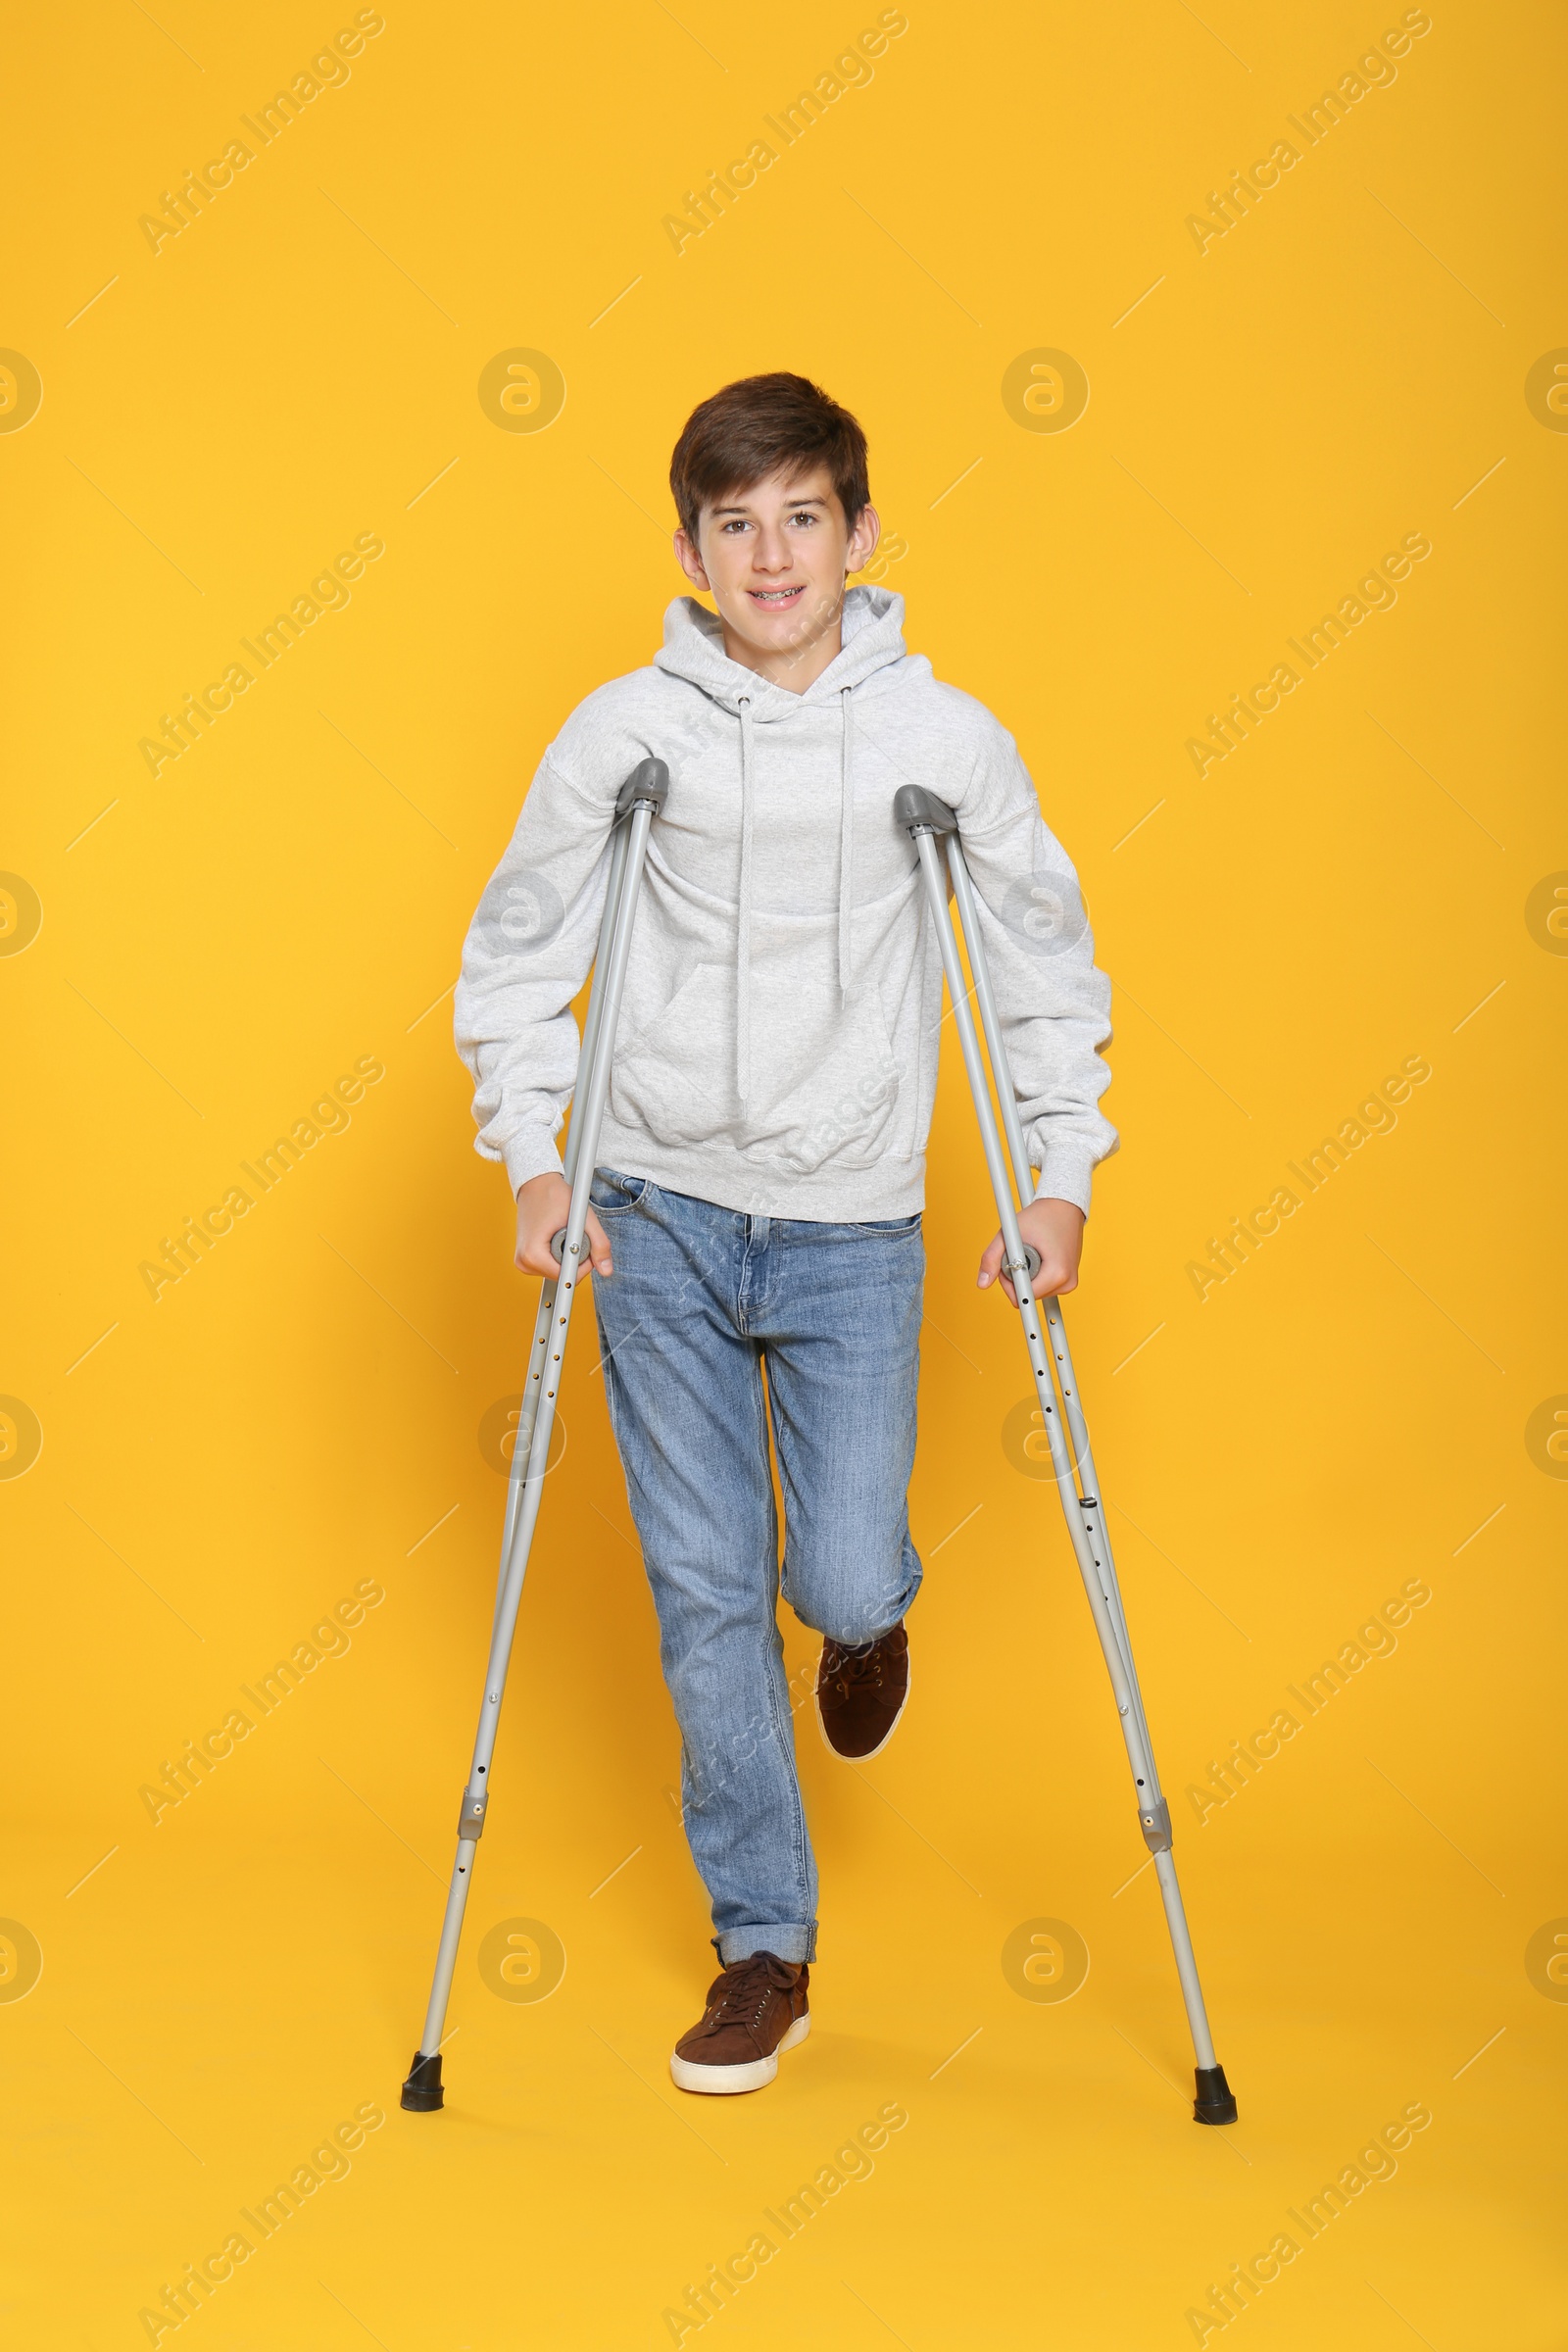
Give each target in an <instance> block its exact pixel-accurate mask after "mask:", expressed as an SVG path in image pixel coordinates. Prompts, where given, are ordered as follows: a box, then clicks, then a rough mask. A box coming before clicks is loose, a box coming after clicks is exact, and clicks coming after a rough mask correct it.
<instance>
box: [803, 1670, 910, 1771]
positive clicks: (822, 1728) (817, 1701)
mask: <svg viewBox="0 0 1568 2352" xmlns="http://www.w3.org/2000/svg"><path fill="white" fill-rule="evenodd" d="M905 1665H906V1672H905V1678H904V1697H903V1699H902V1700H901V1702H900V1705H899V1711H898V1713H897V1714H896V1715H895V1716H894V1718H893V1721H892V1722H891V1723H890V1724H889V1725H888V1728H887V1730H886V1731H885V1732H884V1733H883V1735H882V1737H881V1739H880V1740H878V1741H877V1743H876V1745H875V1747H868V1748H867V1749H866V1751H865V1753H864V1755H863V1756H845V1755H840V1754H839V1750H838V1749H837V1748H836V1747H835V1746H834V1744H833V1742H832V1740H830V1739H829V1738H828V1736H827V1725H826V1724H825V1723H824V1722H823V1721H822V1697H821V1693H820V1691H816V1690H813V1691H812V1692H811V1704H812V1706H813V1707H814V1708H815V1709H816V1728H817V1730H818V1731H819V1732H820V1733H821V1735H822V1745H823V1746H824V1747H825V1748H826V1749H827V1752H828V1754H829V1755H830V1756H838V1759H839V1762H840V1763H841V1764H869V1763H870V1761H871V1758H872V1757H873V1756H879V1755H880V1754H881V1753H882V1750H883V1749H884V1748H885V1747H886V1745H887V1743H888V1741H889V1740H891V1739H892V1737H893V1735H894V1733H895V1732H896V1731H897V1730H898V1728H899V1726H900V1724H901V1723H902V1722H903V1721H904V1710H905V1708H906V1707H907V1705H908V1703H909V1692H910V1691H912V1690H913V1689H914V1669H913V1667H912V1666H910V1665H909V1664H908V1661H907V1659H906V1661H905ZM816 1670H817V1673H818V1674H819V1675H820V1673H821V1671H822V1660H821V1656H820V1653H819V1654H818V1657H817V1661H816Z"/></svg>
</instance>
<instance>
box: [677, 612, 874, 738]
mask: <svg viewBox="0 0 1568 2352" xmlns="http://www.w3.org/2000/svg"><path fill="white" fill-rule="evenodd" d="M842 628H843V636H844V643H843V648H842V650H841V651H840V652H839V653H838V654H836V655H835V656H834V658H833V660H832V661H831V662H829V663H828V666H827V668H826V669H825V670H823V672H822V674H821V676H820V677H819V678H813V680H812V681H811V683H810V685H809V686H808V687H807V689H806V692H805V693H804V694H795V693H793V692H792V691H791V689H790V688H789V687H787V686H775V685H774V683H773V682H772V680H771V679H770V678H764V677H763V676H761V674H760V672H759V671H757V670H755V669H748V668H747V667H746V666H745V664H744V663H743V662H732V661H731V660H730V658H729V656H728V654H726V653H725V651H724V633H723V630H722V628H721V627H720V625H719V621H718V616H717V614H716V613H710V612H709V610H708V608H707V606H706V605H700V604H699V603H698V602H697V599H696V598H695V597H694V596H677V597H676V599H675V601H674V603H673V604H672V605H671V606H670V607H669V609H668V611H667V612H666V613H665V614H664V642H663V644H662V646H661V647H660V649H659V651H658V653H657V654H656V655H655V656H654V666H655V668H656V669H663V670H667V671H668V672H669V674H670V676H671V677H674V678H684V679H685V680H686V682H687V684H688V685H691V686H697V687H700V688H701V690H702V692H703V693H704V694H706V695H707V696H708V697H709V698H710V700H711V701H712V702H715V703H717V704H718V705H719V706H720V708H721V709H722V710H725V711H730V712H731V713H732V714H733V715H734V716H736V717H739V715H740V705H741V703H742V702H748V703H750V705H751V708H752V716H753V718H754V719H756V720H757V721H759V722H760V723H765V722H766V721H768V720H770V719H776V718H788V717H789V716H790V715H791V713H792V712H793V711H800V710H803V709H805V708H807V707H808V706H809V705H811V704H813V703H814V704H817V705H821V704H823V703H828V704H831V703H832V701H833V699H834V697H835V696H836V695H839V694H845V693H849V692H851V691H853V689H854V688H855V687H857V686H859V685H861V684H863V682H864V681H865V679H867V678H869V677H870V676H872V675H873V673H874V672H875V671H877V670H879V669H886V668H887V667H888V665H889V663H890V662H898V661H901V660H902V659H903V658H904V654H905V650H906V649H905V643H904V599H903V597H902V596H895V595H894V594H893V592H892V590H891V589H887V588H851V589H850V590H848V592H847V593H846V595H845V599H844V618H843V622H842Z"/></svg>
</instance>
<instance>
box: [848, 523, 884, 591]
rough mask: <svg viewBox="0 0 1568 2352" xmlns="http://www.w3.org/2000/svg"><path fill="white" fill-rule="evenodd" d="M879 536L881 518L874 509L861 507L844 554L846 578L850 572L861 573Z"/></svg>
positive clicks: (871, 555) (873, 553) (873, 552)
mask: <svg viewBox="0 0 1568 2352" xmlns="http://www.w3.org/2000/svg"><path fill="white" fill-rule="evenodd" d="M881 536H882V517H881V516H880V515H878V513H877V511H876V509H875V507H862V508H861V509H860V513H859V515H858V519H857V521H856V525H855V528H854V530H853V531H852V532H851V533H850V537H849V545H848V548H847V550H846V552H845V558H844V571H845V576H846V578H847V577H848V576H849V574H850V573H851V572H852V571H862V570H863V569H864V568H865V566H866V564H869V563H870V561H871V558H872V557H873V556H874V555H875V553H876V545H877V541H878V540H879V539H880V538H881Z"/></svg>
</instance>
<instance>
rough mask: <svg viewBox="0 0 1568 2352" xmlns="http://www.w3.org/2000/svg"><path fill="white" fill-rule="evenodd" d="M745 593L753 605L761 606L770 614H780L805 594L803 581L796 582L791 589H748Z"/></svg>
mask: <svg viewBox="0 0 1568 2352" xmlns="http://www.w3.org/2000/svg"><path fill="white" fill-rule="evenodd" d="M746 593H747V595H748V596H749V597H750V598H751V600H752V602H753V604H754V605H763V606H765V607H766V608H767V609H768V611H770V612H781V611H782V610H783V609H784V608H785V607H786V606H787V605H793V604H794V603H795V602H796V601H797V599H798V598H800V597H802V596H804V595H805V594H806V583H805V582H804V580H802V581H797V582H796V585H795V586H794V587H793V588H748V589H747V591H746Z"/></svg>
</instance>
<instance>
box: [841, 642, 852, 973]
mask: <svg viewBox="0 0 1568 2352" xmlns="http://www.w3.org/2000/svg"><path fill="white" fill-rule="evenodd" d="M850 691H851V690H850V688H849V687H848V686H842V687H840V689H839V711H840V715H841V717H842V719H843V725H844V734H843V740H842V743H841V746H840V751H839V1003H840V1005H845V1004H847V1003H848V1001H849V994H850V974H851V969H852V966H853V963H854V955H853V952H852V947H851V940H850V923H851V910H852V908H853V907H854V905H855V784H854V765H855V755H854V750H853V738H852V731H851V723H850Z"/></svg>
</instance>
